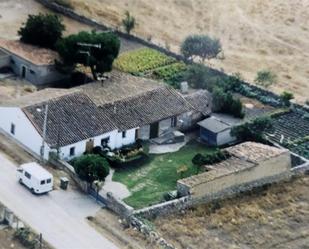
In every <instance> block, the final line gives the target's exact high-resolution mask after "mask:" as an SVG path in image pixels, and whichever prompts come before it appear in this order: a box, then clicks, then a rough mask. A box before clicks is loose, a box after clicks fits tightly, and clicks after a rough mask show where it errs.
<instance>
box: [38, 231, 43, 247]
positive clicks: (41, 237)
mask: <svg viewBox="0 0 309 249" xmlns="http://www.w3.org/2000/svg"><path fill="white" fill-rule="evenodd" d="M39 240H40V249H42V247H43V245H42V241H43V235H42V233H40V238H39Z"/></svg>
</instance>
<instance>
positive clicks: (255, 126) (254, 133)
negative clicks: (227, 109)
mask: <svg viewBox="0 0 309 249" xmlns="http://www.w3.org/2000/svg"><path fill="white" fill-rule="evenodd" d="M271 127H272V122H271V118H270V117H260V118H256V119H255V120H253V121H251V122H247V123H245V124H243V125H240V126H236V127H234V128H233V129H232V131H231V135H232V136H235V137H236V138H237V139H238V140H241V141H256V142H264V137H263V133H264V132H265V131H266V130H267V129H270V128H271Z"/></svg>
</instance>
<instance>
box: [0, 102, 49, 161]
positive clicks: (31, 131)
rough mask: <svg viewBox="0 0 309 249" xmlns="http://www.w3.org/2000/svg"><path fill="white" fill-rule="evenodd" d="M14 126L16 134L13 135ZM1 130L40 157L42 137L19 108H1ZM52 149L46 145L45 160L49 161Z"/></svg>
mask: <svg viewBox="0 0 309 249" xmlns="http://www.w3.org/2000/svg"><path fill="white" fill-rule="evenodd" d="M12 125H14V127H15V128H14V134H13V133H12V130H11V129H12ZM0 128H1V129H2V130H3V131H4V132H5V133H6V134H8V135H10V136H11V137H12V138H14V139H15V140H17V141H18V142H19V143H21V144H22V145H24V146H25V147H27V148H28V149H29V150H30V151H32V152H33V153H35V154H36V155H38V156H39V155H40V149H41V146H42V141H43V140H42V136H41V135H40V134H39V133H38V131H37V130H36V129H35V128H34V126H33V125H32V123H31V122H30V121H29V119H28V118H27V116H26V115H25V114H24V112H23V111H22V110H21V109H20V108H18V107H0ZM49 151H50V148H49V146H48V145H47V144H45V151H44V158H45V159H48V155H49Z"/></svg>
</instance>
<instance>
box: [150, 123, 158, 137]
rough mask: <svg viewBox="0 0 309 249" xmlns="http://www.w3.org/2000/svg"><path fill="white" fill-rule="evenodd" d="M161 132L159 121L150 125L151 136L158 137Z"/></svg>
mask: <svg viewBox="0 0 309 249" xmlns="http://www.w3.org/2000/svg"><path fill="white" fill-rule="evenodd" d="M158 134H159V122H156V123H153V124H151V125H150V135H149V138H150V139H151V138H156V137H158Z"/></svg>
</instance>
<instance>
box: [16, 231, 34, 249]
mask: <svg viewBox="0 0 309 249" xmlns="http://www.w3.org/2000/svg"><path fill="white" fill-rule="evenodd" d="M14 237H15V238H16V239H18V240H19V242H20V243H21V244H22V245H24V246H25V247H27V248H29V249H35V248H36V244H37V241H36V238H35V234H34V233H33V232H32V231H31V230H30V229H29V228H28V227H24V228H19V229H17V230H16V231H15V233H14Z"/></svg>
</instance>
